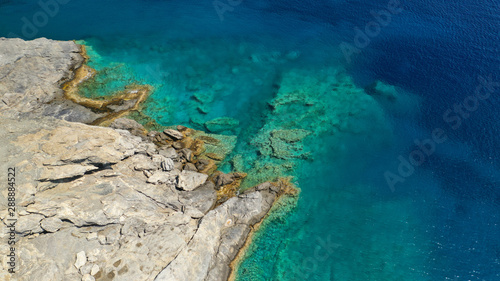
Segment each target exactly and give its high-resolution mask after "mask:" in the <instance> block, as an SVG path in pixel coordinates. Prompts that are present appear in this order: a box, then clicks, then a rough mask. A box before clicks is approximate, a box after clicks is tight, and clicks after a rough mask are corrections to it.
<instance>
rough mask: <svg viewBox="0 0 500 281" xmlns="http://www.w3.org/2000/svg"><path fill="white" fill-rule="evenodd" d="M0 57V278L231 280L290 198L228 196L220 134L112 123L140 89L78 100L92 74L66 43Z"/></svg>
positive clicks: (33, 45)
mask: <svg viewBox="0 0 500 281" xmlns="http://www.w3.org/2000/svg"><path fill="white" fill-rule="evenodd" d="M0 51H1V53H0V54H1V56H0V99H1V102H0V131H1V132H4V133H3V134H2V136H1V138H3V139H2V144H3V145H2V147H1V148H0V150H1V151H2V156H3V161H2V162H1V163H0V165H1V168H2V171H7V169H8V168H9V167H14V168H15V169H16V184H17V185H16V192H17V193H16V219H17V222H16V229H15V233H16V235H15V239H16V240H15V241H16V243H15V247H16V249H17V258H18V260H17V264H16V273H15V274H13V275H11V274H9V273H8V272H7V268H8V267H9V266H8V264H7V262H8V260H7V253H8V252H9V246H8V245H7V243H2V244H1V245H0V254H1V255H2V263H1V267H2V270H1V271H0V272H1V273H0V277H1V278H2V280H40V281H42V280H51V281H52V280H85V281H89V280H182V281H185V280H227V279H228V278H229V275H230V273H231V266H230V264H231V262H232V261H233V260H234V259H235V258H236V256H237V255H238V254H239V253H240V250H241V248H242V247H243V246H244V245H245V242H246V241H247V237H248V236H249V234H250V233H251V231H252V227H253V226H254V225H256V224H257V223H258V222H260V221H261V220H262V219H263V218H264V217H265V216H266V214H267V213H268V212H269V210H271V208H272V206H273V204H274V202H275V201H276V199H277V198H278V197H279V196H281V195H283V194H285V193H293V192H294V191H293V190H292V189H291V188H290V187H289V186H287V185H286V184H285V183H283V182H279V183H269V182H266V183H262V184H260V185H258V186H256V187H254V188H250V189H248V190H246V191H245V192H243V193H241V194H236V190H237V189H238V186H239V183H240V182H241V180H242V179H243V178H244V177H245V176H246V175H245V174H244V173H232V174H224V173H221V172H218V171H216V169H217V164H218V163H219V162H220V161H221V160H222V159H223V158H224V157H225V155H227V153H229V150H230V147H229V148H228V147H227V145H226V146H224V145H223V144H222V142H221V140H220V139H217V136H215V135H209V134H206V133H204V132H200V131H195V130H192V129H189V128H186V127H183V126H178V127H177V128H167V129H165V130H163V131H161V132H154V131H151V132H147V131H146V130H145V129H144V127H142V125H140V124H139V123H137V122H135V121H133V120H130V119H124V118H120V117H123V116H124V115H125V114H126V113H127V112H128V111H130V110H136V109H137V108H138V105H139V104H140V102H141V101H142V100H144V99H145V97H146V96H147V92H148V91H150V90H151V89H150V88H148V87H147V86H141V85H136V86H135V88H131V89H127V92H126V93H124V95H122V96H120V97H118V98H116V97H115V98H114V99H111V100H108V101H105V102H99V104H89V102H90V103H91V100H89V99H78V98H77V96H76V95H75V93H74V88H75V87H77V84H78V81H77V80H80V81H81V80H82V79H86V77H88V73H90V72H91V71H89V70H88V69H87V72H86V73H87V74H85V73H83V74H82V71H84V70H85V57H84V54H83V53H82V48H81V47H80V46H79V45H77V44H76V43H74V42H61V41H52V40H47V39H37V40H33V41H23V40H20V39H4V38H0ZM79 72H80V73H79ZM75 73H76V75H75ZM75 81H76V82H75ZM136 88H137V89H136ZM141 91H142V92H141ZM68 92H69V93H70V95H68ZM87 124H100V125H109V127H99V126H93V125H87ZM0 182H2V183H6V182H7V173H2V174H0ZM7 197H8V196H7V190H4V189H2V192H1V193H0V204H2V206H7ZM1 210H2V211H0V217H1V219H2V221H3V223H4V225H5V226H6V225H8V224H7V218H8V215H9V213H8V210H7V209H6V208H5V209H4V208H2V209H1ZM7 235H8V233H7V231H2V233H1V234H0V237H2V239H3V240H6V239H7Z"/></svg>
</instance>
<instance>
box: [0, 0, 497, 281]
mask: <svg viewBox="0 0 500 281" xmlns="http://www.w3.org/2000/svg"><path fill="white" fill-rule="evenodd" d="M0 36H6V37H21V38H24V39H33V38H37V37H47V38H50V39H58V40H83V41H81V42H82V43H85V44H86V45H87V46H88V50H89V54H90V56H91V60H90V62H89V64H90V65H91V66H92V67H94V68H96V69H97V70H99V71H100V74H98V75H101V76H100V78H99V79H100V80H99V81H98V82H99V83H100V84H99V85H100V86H99V87H98V88H97V89H98V90H96V91H95V92H91V93H88V90H87V94H89V95H94V96H98V95H106V94H110V93H112V92H113V91H115V90H116V89H119V88H120V87H123V86H124V85H126V84H129V83H132V82H139V83H148V84H151V85H153V86H154V87H155V92H154V93H153V94H152V95H151V96H150V98H149V100H148V101H147V102H146V105H145V108H144V109H143V112H144V113H146V114H148V115H149V116H151V117H152V118H154V119H155V120H156V121H157V122H158V123H160V124H162V125H176V124H184V125H187V126H190V127H194V128H197V129H205V128H206V127H205V124H206V122H207V121H210V120H213V119H216V118H220V117H230V118H232V119H230V120H233V121H236V122H238V126H236V127H234V126H233V127H228V128H227V129H225V130H221V131H220V132H217V133H221V134H227V135H235V136H237V144H236V147H235V150H234V152H233V153H232V154H231V155H230V158H231V159H228V160H227V163H226V165H224V167H222V169H224V170H226V171H229V170H242V171H245V172H248V173H249V179H248V181H247V185H252V184H255V183H257V182H259V181H260V180H266V179H268V177H271V175H291V176H293V177H294V178H293V181H294V182H295V183H296V184H297V185H298V186H299V187H300V188H301V190H302V192H301V194H300V198H299V200H298V202H297V204H296V205H295V207H293V208H291V207H290V208H283V210H278V211H277V212H276V213H274V214H273V215H272V216H271V217H269V219H267V220H266V221H265V222H264V224H263V226H262V227H261V229H260V231H259V232H258V233H257V235H256V236H255V239H254V242H253V244H252V246H251V248H250V251H248V253H247V255H246V256H245V259H244V261H243V262H242V263H241V264H240V266H239V268H238V272H237V280H325V281H326V280H346V281H351V280H353V281H354V280H360V281H361V280H362V281H365V280H384V281H385V280H398V281H400V280H500V137H499V135H500V118H499V116H498V112H499V111H500V1H499V0H475V1H472V0H458V1H444V0H432V1H431V0H421V1H400V2H398V1H396V0H370V1H366V0H342V1H341V0H316V1H298V0H288V1H282V0H274V1H270V0H267V1H265V0H254V1H244V0H243V1H241V0H220V1H212V0H197V1H194V0H184V1H170V0H108V1H97V0H86V1H80V0H41V1H40V2H39V1H27V0H16V1H9V0H0ZM0 54H1V50H0ZM375 85H376V86H375ZM233 123H234V122H233ZM293 136H300V140H298V139H299V138H297V139H293Z"/></svg>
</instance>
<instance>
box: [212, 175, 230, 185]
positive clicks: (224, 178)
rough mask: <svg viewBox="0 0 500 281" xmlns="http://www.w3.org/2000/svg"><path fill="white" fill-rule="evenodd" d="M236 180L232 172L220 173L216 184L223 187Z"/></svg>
mask: <svg viewBox="0 0 500 281" xmlns="http://www.w3.org/2000/svg"><path fill="white" fill-rule="evenodd" d="M233 182H234V179H233V176H232V175H230V174H220V175H218V176H217V178H216V180H215V186H216V187H221V186H224V185H227V184H231V183H233Z"/></svg>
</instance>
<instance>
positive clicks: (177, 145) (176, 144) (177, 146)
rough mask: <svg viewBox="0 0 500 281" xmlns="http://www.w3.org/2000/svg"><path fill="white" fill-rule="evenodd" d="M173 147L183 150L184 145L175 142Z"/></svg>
mask: <svg viewBox="0 0 500 281" xmlns="http://www.w3.org/2000/svg"><path fill="white" fill-rule="evenodd" d="M172 147H173V148H175V149H182V144H181V143H180V142H175V143H174V144H172Z"/></svg>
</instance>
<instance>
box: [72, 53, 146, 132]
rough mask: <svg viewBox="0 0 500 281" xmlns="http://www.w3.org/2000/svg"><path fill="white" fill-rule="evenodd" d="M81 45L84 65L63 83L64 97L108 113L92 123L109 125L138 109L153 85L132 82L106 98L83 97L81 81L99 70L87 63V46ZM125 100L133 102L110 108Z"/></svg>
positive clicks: (91, 76)
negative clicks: (116, 108) (114, 108)
mask: <svg viewBox="0 0 500 281" xmlns="http://www.w3.org/2000/svg"><path fill="white" fill-rule="evenodd" d="M80 46H81V52H80V55H81V56H82V57H83V58H84V62H83V64H82V66H80V67H79V68H77V69H76V70H75V71H74V77H73V79H72V80H70V81H68V82H66V83H64V84H63V85H62V89H63V91H64V97H65V98H66V99H68V100H70V101H72V102H74V103H76V104H79V105H82V106H85V107H87V108H90V109H93V110H96V111H101V112H104V113H108V114H107V115H105V116H104V117H101V118H99V119H97V120H95V121H94V122H92V123H91V125H99V126H109V125H110V124H111V123H112V122H113V121H114V120H115V119H117V118H120V117H123V116H125V115H127V114H129V113H130V112H131V111H136V110H138V109H139V107H140V105H141V103H143V102H144V101H145V100H146V98H147V97H148V96H149V94H150V93H151V92H152V90H153V87H152V86H150V85H137V84H131V85H128V86H126V87H125V89H124V90H123V91H120V92H118V93H116V94H114V95H112V96H110V97H107V98H104V99H92V98H87V97H83V96H81V95H80V94H79V86H80V85H81V83H83V82H85V81H87V80H89V79H91V78H93V77H94V76H95V75H96V74H97V71H96V70H95V69H93V68H91V67H89V66H88V65H87V64H86V63H87V61H88V59H89V57H88V55H87V52H86V49H85V46H84V45H80ZM134 101H135V102H134ZM124 102H133V104H131V105H128V106H126V107H125V108H123V109H118V110H113V109H111V108H110V106H113V105H114V106H118V107H119V106H120V105H121V104H123V103H124Z"/></svg>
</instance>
